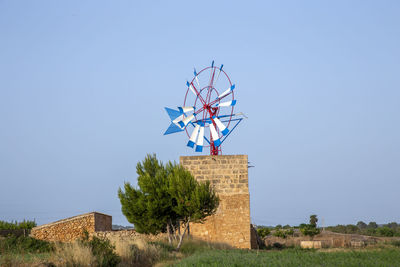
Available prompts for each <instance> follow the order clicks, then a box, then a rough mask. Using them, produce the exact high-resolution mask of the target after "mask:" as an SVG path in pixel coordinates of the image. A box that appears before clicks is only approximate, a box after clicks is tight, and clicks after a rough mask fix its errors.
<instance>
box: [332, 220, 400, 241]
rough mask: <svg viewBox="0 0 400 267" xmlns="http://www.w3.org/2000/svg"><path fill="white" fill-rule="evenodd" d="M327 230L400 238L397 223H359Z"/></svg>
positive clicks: (399, 228) (399, 229) (399, 227)
mask: <svg viewBox="0 0 400 267" xmlns="http://www.w3.org/2000/svg"><path fill="white" fill-rule="evenodd" d="M325 229H326V230H329V231H332V232H336V233H342V234H359V235H369V236H387V237H391V236H400V225H399V224H398V223H396V222H391V223H388V224H381V225H378V224H377V223H376V222H370V223H368V224H366V223H365V222H362V221H359V222H358V223H357V224H356V225H354V224H347V225H341V224H339V225H336V226H328V227H325Z"/></svg>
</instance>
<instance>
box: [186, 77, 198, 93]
mask: <svg viewBox="0 0 400 267" xmlns="http://www.w3.org/2000/svg"><path fill="white" fill-rule="evenodd" d="M186 85H187V87H189V89H190V91H192V93H193V94H194V95H195V96H197V93H196V91H195V90H194V88H193V86H192V85H191V84H190V83H189V82H188V81H186Z"/></svg>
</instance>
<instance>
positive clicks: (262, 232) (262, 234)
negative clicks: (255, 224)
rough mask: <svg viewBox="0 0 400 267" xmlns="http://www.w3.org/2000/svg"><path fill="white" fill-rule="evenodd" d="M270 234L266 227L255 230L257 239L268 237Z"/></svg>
mask: <svg viewBox="0 0 400 267" xmlns="http://www.w3.org/2000/svg"><path fill="white" fill-rule="evenodd" d="M270 233H271V230H269V229H268V228H266V227H263V228H257V234H258V236H259V237H261V238H265V237H266V236H267V235H269V234H270Z"/></svg>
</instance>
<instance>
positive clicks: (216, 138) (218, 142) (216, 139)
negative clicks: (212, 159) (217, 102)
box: [209, 123, 221, 147]
mask: <svg viewBox="0 0 400 267" xmlns="http://www.w3.org/2000/svg"><path fill="white" fill-rule="evenodd" d="M209 128H210V132H211V137H212V139H213V142H214V145H215V146H216V147H218V146H220V145H221V140H220V139H219V136H218V133H217V130H216V129H215V127H214V125H213V124H212V123H210V124H209Z"/></svg>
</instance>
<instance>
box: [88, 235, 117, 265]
mask: <svg viewBox="0 0 400 267" xmlns="http://www.w3.org/2000/svg"><path fill="white" fill-rule="evenodd" d="M80 242H81V244H82V245H83V246H86V247H89V248H90V249H91V251H92V253H93V256H94V257H95V258H96V263H97V266H101V267H112V266H117V264H118V263H119V262H120V261H121V259H120V257H119V256H118V255H117V254H116V253H115V251H114V250H115V246H113V245H112V244H111V242H110V240H108V239H101V238H98V237H95V236H94V237H92V238H91V239H89V234H88V233H87V232H85V234H84V237H83V238H82V239H81V241H80Z"/></svg>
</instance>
